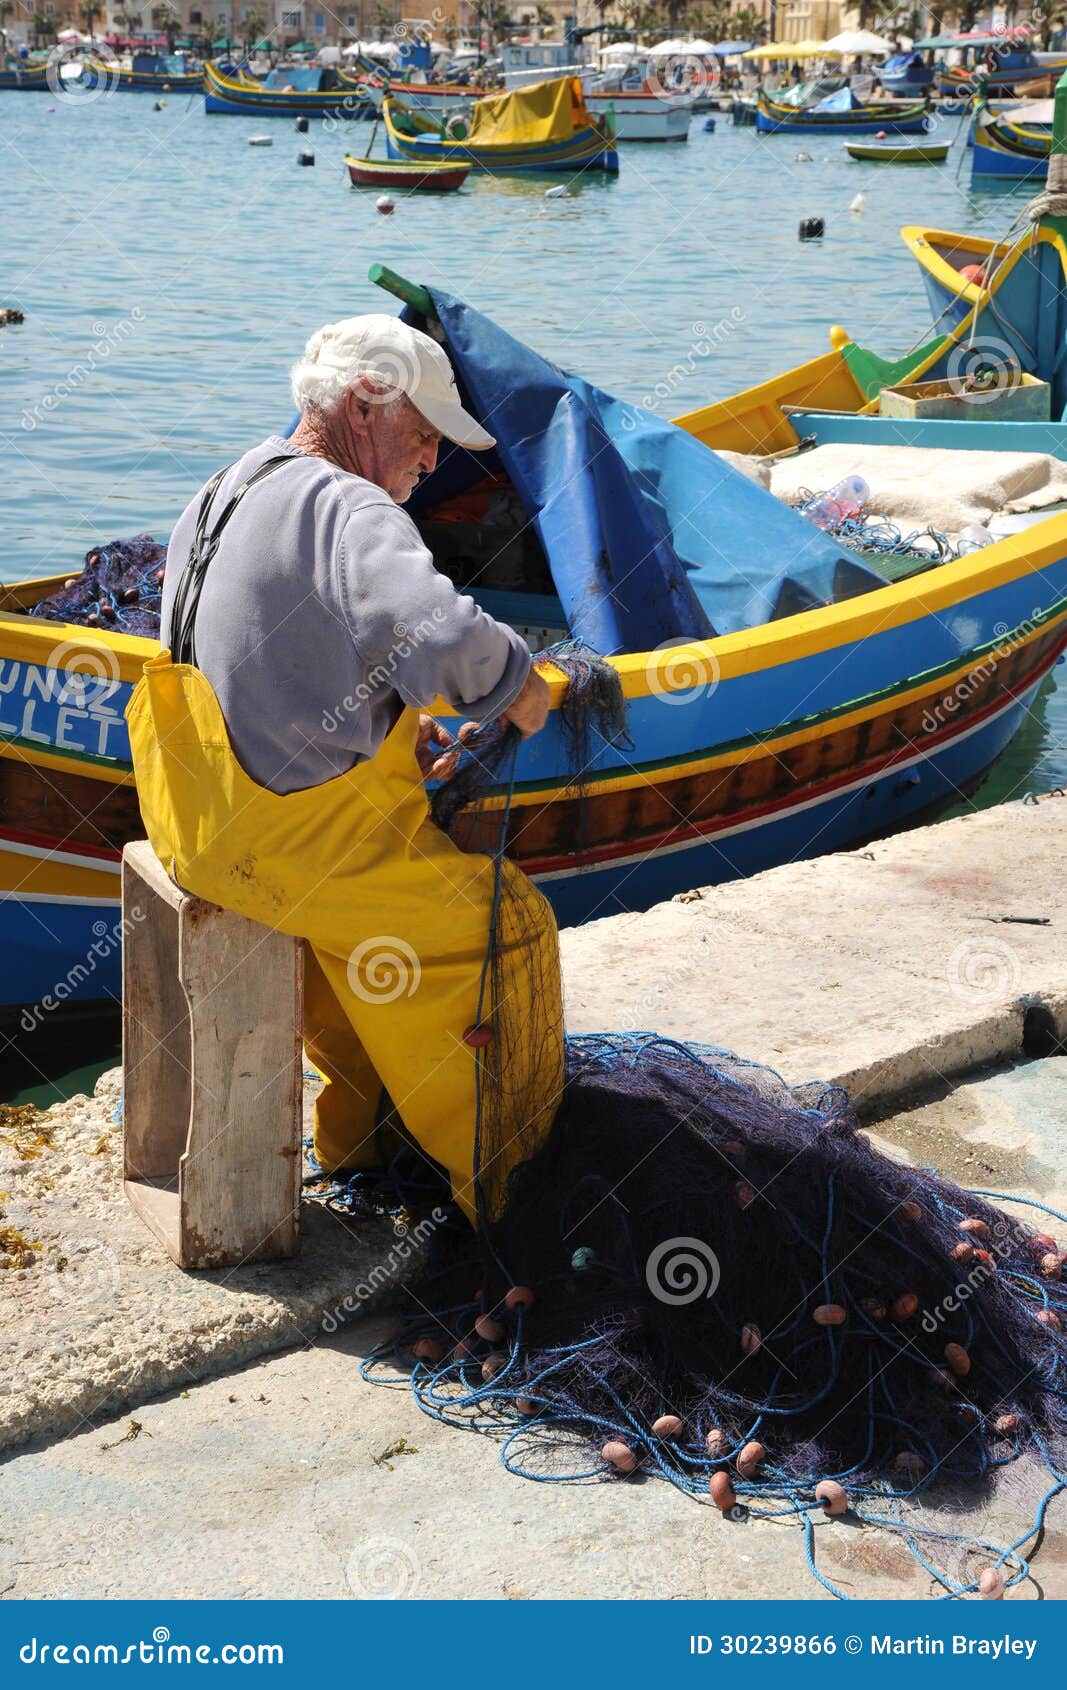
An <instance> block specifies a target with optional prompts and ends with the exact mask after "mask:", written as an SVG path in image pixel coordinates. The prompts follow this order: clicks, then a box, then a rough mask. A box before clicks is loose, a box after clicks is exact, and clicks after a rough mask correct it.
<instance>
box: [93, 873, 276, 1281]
mask: <svg viewBox="0 0 1067 1690" xmlns="http://www.w3.org/2000/svg"><path fill="white" fill-rule="evenodd" d="M122 914H123V921H124V926H123V952H122V1069H123V1090H124V1097H125V1101H124V1110H123V1119H124V1139H125V1144H124V1174H125V1189H126V1195H127V1197H128V1198H129V1200H130V1202H131V1203H132V1204H133V1207H134V1208H135V1209H136V1210H137V1213H138V1214H139V1215H140V1216H141V1219H142V1220H143V1221H145V1222H146V1223H147V1225H148V1226H150V1227H151V1229H152V1231H153V1232H154V1233H156V1234H157V1236H158V1237H159V1238H161V1239H162V1241H163V1243H164V1244H165V1245H166V1247H167V1249H168V1250H169V1251H170V1254H171V1255H172V1256H173V1257H174V1260H175V1261H176V1262H177V1263H178V1266H179V1267H182V1268H218V1267H233V1266H237V1265H238V1264H241V1263H244V1262H263V1261H276V1260H278V1259H279V1258H281V1257H284V1256H291V1255H292V1254H293V1252H294V1251H295V1249H296V1245H297V1230H298V1217H299V1205H300V1175H301V1154H300V1152H301V1136H302V1128H303V1110H302V1102H303V1064H302V1061H301V1048H300V1046H301V1038H300V1027H301V1009H302V999H303V967H302V956H301V948H300V942H299V940H296V939H290V938H288V937H286V935H284V934H282V933H275V932H274V931H273V930H272V929H271V928H269V927H261V926H260V925H259V923H258V922H254V921H246V920H245V918H244V917H243V916H239V915H232V914H231V913H230V912H229V911H228V910H222V909H219V908H218V907H217V906H216V905H215V904H207V903H204V902H203V901H202V900H201V899H200V898H194V897H190V896H189V895H188V894H187V893H185V892H183V891H182V890H181V889H180V888H179V887H177V886H175V884H174V882H173V881H172V880H170V879H169V878H168V876H167V875H166V873H165V871H164V869H163V866H162V864H161V863H160V861H159V859H158V858H157V857H156V855H155V853H154V851H153V850H152V847H151V846H150V845H149V844H148V842H147V840H139V841H138V842H137V843H136V844H133V845H127V847H126V849H125V850H124V851H123V853H122Z"/></svg>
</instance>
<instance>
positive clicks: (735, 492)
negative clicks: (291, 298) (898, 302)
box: [404, 289, 884, 655]
mask: <svg viewBox="0 0 1067 1690" xmlns="http://www.w3.org/2000/svg"><path fill="white" fill-rule="evenodd" d="M428 291H429V292H430V294H431V297H432V299H433V302H434V306H435V309H436V311H437V315H438V318H439V321H440V324H441V327H442V329H443V331H444V337H445V343H446V346H447V350H448V352H449V355H450V357H451V359H452V363H453V366H454V368H455V371H456V377H457V381H458V383H459V386H460V389H461V391H462V393H463V395H464V401H465V403H466V404H467V405H468V408H469V409H470V410H471V411H472V412H473V414H474V415H475V416H476V417H477V418H478V419H479V421H480V422H481V423H482V424H483V426H484V427H486V428H487V429H488V430H489V431H490V433H492V434H494V435H495V436H496V439H497V446H496V449H495V451H494V452H492V453H483V452H479V453H470V452H466V451H464V450H462V449H461V448H457V447H452V448H450V449H448V450H446V451H444V452H443V453H442V456H441V459H440V462H439V464H438V467H437V469H436V470H435V471H434V472H433V474H432V475H430V476H428V477H427V478H426V479H425V481H423V482H422V483H421V484H420V485H419V487H418V488H416V490H415V493H414V494H413V496H412V498H411V500H410V502H409V506H408V508H409V510H410V511H411V513H412V515H413V516H418V515H419V514H420V513H427V512H429V511H430V510H432V509H433V507H434V506H435V505H436V504H438V503H440V502H441V501H442V500H443V499H446V498H448V497H451V496H452V495H453V494H455V493H456V492H458V491H460V490H461V489H463V488H464V487H469V486H472V485H473V484H474V483H475V482H476V481H477V480H480V479H481V478H482V477H484V476H485V475H486V474H489V473H492V472H493V471H494V470H499V469H503V470H504V471H505V472H506V473H507V475H508V476H509V477H510V479H511V481H512V483H513V485H514V487H515V489H516V492H517V493H518V495H519V498H520V499H521V501H522V504H523V507H524V509H525V510H526V512H527V514H528V515H529V517H530V519H531V521H532V523H533V525H534V527H535V529H536V531H537V534H538V537H539V539H540V541H541V544H542V546H543V548H544V552H545V555H546V557H547V559H548V564H549V568H550V570H551V572H552V578H553V581H554V583H555V587H556V591H557V593H558V595H559V598H560V601H561V603H562V605H563V608H564V611H565V612H566V615H567V621H568V625H569V627H570V630H571V632H572V633H573V634H576V635H581V637H582V638H583V639H585V640H587V641H588V642H589V644H590V645H592V646H594V647H595V648H596V649H597V650H598V651H600V652H602V653H604V654H605V655H608V654H612V653H618V652H624V651H649V650H651V649H653V648H654V647H656V646H659V645H662V644H663V643H665V642H666V641H668V640H672V639H675V640H683V639H704V638H707V637H709V636H710V635H711V634H712V633H715V632H718V633H728V632H732V631H733V630H735V629H738V628H746V627H755V626H758V625H759V624H761V623H764V622H768V621H770V620H771V619H772V618H774V617H775V616H782V615H789V614H792V613H793V612H795V611H798V610H804V609H808V608H810V607H812V606H815V605H820V604H827V603H832V602H834V601H835V600H836V599H839V598H843V597H849V596H851V595H852V594H854V593H857V592H863V591H869V590H870V589H871V588H873V587H879V586H882V585H883V584H884V583H883V581H882V578H881V577H880V576H879V575H877V574H875V572H874V571H873V570H871V569H869V568H867V566H866V565H865V564H863V563H861V562H860V561H859V560H858V559H857V558H855V557H854V556H852V555H851V554H850V553H848V552H846V551H843V549H842V547H841V546H840V545H839V544H838V543H837V542H836V541H834V540H833V539H831V538H830V537H829V536H828V535H826V534H824V533H822V532H821V530H819V529H818V528H815V527H814V526H813V525H812V524H811V523H810V522H808V521H807V520H806V518H804V517H802V516H800V515H798V513H797V512H796V511H793V510H791V509H790V508H789V507H788V506H787V505H783V504H782V503H781V502H780V501H779V500H778V499H775V498H774V497H773V496H772V495H771V494H770V493H768V492H767V491H765V489H764V488H762V487H760V486H759V485H757V483H756V482H754V481H752V480H750V479H749V478H748V476H746V475H744V474H742V473H741V471H740V470H737V469H735V468H734V467H733V466H732V465H731V464H729V463H727V462H726V460H725V459H723V458H722V457H720V456H719V454H718V453H717V452H713V451H711V450H710V449H709V448H708V447H707V446H704V445H702V444H701V443H700V441H698V440H696V439H695V438H694V437H693V436H692V435H691V434H687V433H686V432H685V431H684V430H683V429H680V428H676V427H675V426H674V425H673V424H672V423H670V422H667V421H665V420H664V419H662V418H660V417H657V416H654V415H653V414H652V413H651V412H650V411H646V410H642V409H640V408H639V407H636V406H633V405H629V404H627V403H625V402H624V401H623V400H621V399H616V398H613V397H612V395H611V394H609V393H604V392H603V391H602V390H601V389H600V388H596V387H593V386H591V385H590V384H589V383H588V382H587V381H584V380H583V379H582V377H581V376H575V375H570V374H568V373H567V372H566V371H565V370H561V369H559V368H558V367H557V366H556V365H555V364H550V363H549V362H548V361H547V359H544V358H541V357H539V356H538V354H537V353H536V352H533V351H531V349H530V348H529V347H528V346H524V345H523V344H522V342H521V341H518V340H515V339H513V337H512V336H511V335H509V334H506V333H505V331H504V330H503V329H501V328H499V327H498V326H497V324H495V323H494V322H492V321H491V320H490V319H489V318H488V317H483V316H482V315H481V314H480V313H479V312H477V311H474V310H472V309H471V308H470V307H469V306H467V305H464V304H462V303H461V302H460V301H459V300H456V299H452V298H451V297H450V296H449V295H448V294H445V293H438V292H437V291H436V290H433V289H430V290H428ZM404 315H405V317H407V318H408V319H409V320H411V321H414V322H416V323H421V319H419V318H417V317H413V316H412V315H411V313H410V312H407V311H405V312H404Z"/></svg>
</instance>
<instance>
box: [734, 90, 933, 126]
mask: <svg viewBox="0 0 1067 1690" xmlns="http://www.w3.org/2000/svg"><path fill="white" fill-rule="evenodd" d="M929 127H930V123H929V118H928V116H927V112H926V107H925V105H924V104H923V102H922V101H916V102H912V103H907V102H905V103H901V102H899V101H880V102H867V103H866V104H863V103H861V102H860V101H858V100H857V99H856V97H855V95H854V94H853V92H852V90H851V89H850V88H841V89H839V90H838V91H837V93H835V94H830V95H828V96H827V97H826V98H825V99H823V100H820V101H819V102H818V104H817V105H814V106H811V107H808V108H800V107H797V106H792V105H788V104H785V103H784V102H782V101H779V100H775V99H773V98H772V97H771V95H769V94H760V96H759V98H758V100H757V103H756V128H757V130H759V131H760V133H761V134H784V135H866V134H872V135H873V134H877V133H878V131H879V130H885V132H886V134H887V135H918V134H921V133H922V132H923V131H925V130H927V129H929Z"/></svg>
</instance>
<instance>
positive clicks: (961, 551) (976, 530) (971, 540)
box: [956, 522, 993, 557]
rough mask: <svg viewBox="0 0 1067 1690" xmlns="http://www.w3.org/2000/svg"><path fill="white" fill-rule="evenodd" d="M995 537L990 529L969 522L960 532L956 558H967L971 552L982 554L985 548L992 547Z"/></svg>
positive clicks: (977, 523)
mask: <svg viewBox="0 0 1067 1690" xmlns="http://www.w3.org/2000/svg"><path fill="white" fill-rule="evenodd" d="M992 544H993V536H992V534H991V533H990V532H989V529H988V528H985V527H983V525H982V524H981V523H980V522H969V523H968V524H967V526H966V528H962V529H961V530H960V536H959V539H958V540H957V541H956V556H957V557H966V556H967V555H968V553H969V552H980V551H981V550H982V547H983V546H991V545H992Z"/></svg>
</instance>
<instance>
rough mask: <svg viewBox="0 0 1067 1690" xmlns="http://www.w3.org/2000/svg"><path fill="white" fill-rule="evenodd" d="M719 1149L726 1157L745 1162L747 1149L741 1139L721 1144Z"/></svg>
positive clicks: (730, 1139)
mask: <svg viewBox="0 0 1067 1690" xmlns="http://www.w3.org/2000/svg"><path fill="white" fill-rule="evenodd" d="M719 1149H720V1150H721V1151H722V1153H723V1155H724V1156H733V1157H734V1158H735V1160H737V1161H743V1160H744V1156H745V1147H744V1145H743V1144H742V1143H741V1141H740V1139H736V1138H728V1139H727V1140H726V1141H725V1143H723V1144H720V1146H719Z"/></svg>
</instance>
